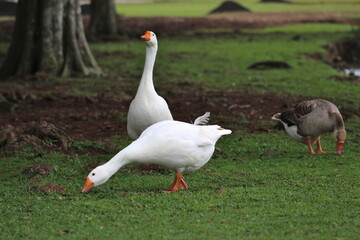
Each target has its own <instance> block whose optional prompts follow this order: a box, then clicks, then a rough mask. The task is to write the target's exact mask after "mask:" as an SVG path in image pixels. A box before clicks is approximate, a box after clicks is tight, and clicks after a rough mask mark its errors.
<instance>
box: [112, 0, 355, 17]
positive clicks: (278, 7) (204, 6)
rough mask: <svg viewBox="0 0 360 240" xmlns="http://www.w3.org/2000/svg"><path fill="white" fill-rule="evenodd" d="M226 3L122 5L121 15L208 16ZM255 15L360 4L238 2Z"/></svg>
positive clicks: (217, 0)
mask: <svg viewBox="0 0 360 240" xmlns="http://www.w3.org/2000/svg"><path fill="white" fill-rule="evenodd" d="M222 2H223V1H222V0H195V1H191V0H184V1H179V0H169V1H155V3H139V4H133V3H131V4H118V5H117V12H119V13H121V14H124V15H125V16H141V17H153V16H184V17H189V16H193V17H200V16H206V15H207V14H208V13H209V12H210V11H211V10H212V9H214V8H216V7H217V6H219V5H220V4H221V3H222ZM236 2H238V3H240V4H241V5H243V6H245V7H247V8H249V9H250V10H251V11H252V12H360V4H359V1H357V0H349V1H338V0H324V1H310V0H307V1H302V0H296V1H292V4H277V3H266V4H264V3H260V1H259V0H241V1H236Z"/></svg>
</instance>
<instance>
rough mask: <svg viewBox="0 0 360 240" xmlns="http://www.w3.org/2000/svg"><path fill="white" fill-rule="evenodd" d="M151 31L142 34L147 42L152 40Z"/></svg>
mask: <svg viewBox="0 0 360 240" xmlns="http://www.w3.org/2000/svg"><path fill="white" fill-rule="evenodd" d="M150 36H151V32H150V31H146V32H145V33H144V35H142V36H141V38H142V39H144V41H145V42H147V41H150Z"/></svg>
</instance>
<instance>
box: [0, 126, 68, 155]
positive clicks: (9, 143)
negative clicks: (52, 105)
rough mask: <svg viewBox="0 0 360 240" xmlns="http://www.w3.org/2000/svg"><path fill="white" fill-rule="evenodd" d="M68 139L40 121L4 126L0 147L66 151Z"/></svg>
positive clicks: (54, 128)
mask: <svg viewBox="0 0 360 240" xmlns="http://www.w3.org/2000/svg"><path fill="white" fill-rule="evenodd" d="M68 143H69V138H68V137H67V136H66V134H65V133H64V132H63V131H62V130H60V129H58V128H56V127H55V126H54V125H53V124H51V123H48V122H45V121H41V122H30V123H28V124H20V125H18V126H16V127H14V126H12V125H10V123H8V124H6V125H5V126H4V127H2V128H1V130H0V147H4V148H6V149H21V148H22V147H24V146H43V147H49V148H53V147H55V148H61V149H63V150H64V151H67V150H68Z"/></svg>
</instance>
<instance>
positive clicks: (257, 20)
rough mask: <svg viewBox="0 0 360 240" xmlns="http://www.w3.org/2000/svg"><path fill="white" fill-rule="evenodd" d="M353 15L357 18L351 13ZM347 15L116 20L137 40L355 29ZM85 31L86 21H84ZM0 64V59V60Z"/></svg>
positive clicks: (8, 29)
mask: <svg viewBox="0 0 360 240" xmlns="http://www.w3.org/2000/svg"><path fill="white" fill-rule="evenodd" d="M354 14H357V13H356V12H354ZM349 15H351V13H336V12H335V13H334V12H321V13H301V12H287V13H252V12H241V13H236V12H233V13H218V14H211V15H209V16H208V17H146V18H142V17H124V16H120V17H119V33H121V34H122V35H129V36H136V37H138V36H141V34H143V33H144V31H145V30H147V29H151V30H152V31H154V32H156V34H158V35H172V36H177V37H178V36H179V34H180V33H184V32H189V31H198V30H203V29H233V30H241V29H258V28H265V27H269V26H282V25H289V24H299V23H342V24H353V25H359V24H360V19H356V18H350V17H348V16H349ZM84 24H85V29H88V28H87V25H88V24H89V19H88V18H87V17H85V18H84ZM13 27H14V21H13V20H9V21H0V36H1V37H2V38H5V39H9V40H10V38H11V34H12V31H13ZM0 62H1V59H0Z"/></svg>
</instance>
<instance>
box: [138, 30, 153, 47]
mask: <svg viewBox="0 0 360 240" xmlns="http://www.w3.org/2000/svg"><path fill="white" fill-rule="evenodd" d="M141 38H142V39H144V41H145V43H146V45H147V46H156V45H157V38H156V35H155V33H154V32H152V31H146V32H145V33H144V35H142V36H141Z"/></svg>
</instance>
